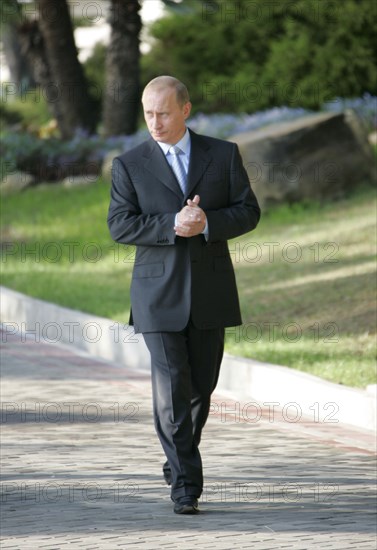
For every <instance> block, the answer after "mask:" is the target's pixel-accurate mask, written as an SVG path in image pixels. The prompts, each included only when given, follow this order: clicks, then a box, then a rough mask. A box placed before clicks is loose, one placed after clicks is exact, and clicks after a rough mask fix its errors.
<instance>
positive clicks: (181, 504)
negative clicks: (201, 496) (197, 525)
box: [174, 496, 199, 514]
mask: <svg viewBox="0 0 377 550" xmlns="http://www.w3.org/2000/svg"><path fill="white" fill-rule="evenodd" d="M174 513H175V514H198V513H199V504H198V499H197V498H196V497H194V496H186V497H179V498H176V499H175V503H174Z"/></svg>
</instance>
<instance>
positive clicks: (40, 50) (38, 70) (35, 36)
mask: <svg viewBox="0 0 377 550" xmlns="http://www.w3.org/2000/svg"><path fill="white" fill-rule="evenodd" d="M17 32H18V37H19V42H20V47H21V52H22V54H23V55H24V56H25V57H26V59H27V60H28V62H29V65H30V66H31V67H32V71H33V78H34V80H35V82H36V84H37V86H38V87H39V91H38V93H40V94H41V95H42V97H44V98H45V100H46V102H47V105H48V107H49V110H50V113H51V116H53V117H54V118H55V119H56V120H57V122H58V126H59V127H60V126H61V121H62V119H63V118H64V115H63V113H62V112H61V105H60V102H58V101H56V94H55V93H54V88H53V87H52V86H51V84H52V82H51V81H52V77H51V73H50V67H49V65H48V61H47V56H46V49H45V44H44V40H43V36H42V34H41V31H40V28H39V25H38V22H37V21H25V22H24V23H21V25H19V27H18V29H17Z"/></svg>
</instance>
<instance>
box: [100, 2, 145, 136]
mask: <svg viewBox="0 0 377 550" xmlns="http://www.w3.org/2000/svg"><path fill="white" fill-rule="evenodd" d="M140 7H141V6H140V2H139V1H138V0H111V10H110V18H109V22H110V25H111V39H110V45H109V49H108V52H107V57H106V87H105V91H104V107H103V113H104V115H103V124H104V133H105V135H107V136H116V135H122V134H133V133H134V132H135V131H136V129H137V119H138V111H139V103H140V76H139V73H140V67H139V60H140V49H139V43H140V41H139V34H140V30H141V17H140V15H139V13H138V12H139V10H140Z"/></svg>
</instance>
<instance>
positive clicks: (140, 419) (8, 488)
mask: <svg viewBox="0 0 377 550" xmlns="http://www.w3.org/2000/svg"><path fill="white" fill-rule="evenodd" d="M6 340H7V342H6V343H3V344H2V363H3V383H2V423H3V425H2V475H3V480H2V498H1V500H2V502H1V506H2V542H1V549H2V550H8V549H22V550H23V549H28V548H32V549H34V550H35V549H48V550H53V549H68V548H72V549H85V550H91V549H93V550H94V549H110V550H115V549H119V548H125V549H127V548H132V549H146V548H149V549H153V550H156V549H159V548H166V549H181V548H182V549H189V550H192V549H194V548H195V549H196V550H205V549H215V550H222V549H229V550H230V549H234V548H237V549H238V548H245V549H250V548H253V549H255V550H267V549H268V550H273V549H287V550H289V549H296V550H299V549H301V550H309V549H314V548H315V549H316V550H318V549H326V550H327V549H334V548H336V549H338V550H340V549H341V550H347V549H353V550H362V549H371V550H372V549H373V550H375V549H376V537H375V528H376V516H375V504H376V500H375V496H374V495H375V486H374V484H375V479H376V463H375V455H374V454H373V452H371V449H372V448H373V447H372V443H373V442H372V438H371V436H370V435H368V434H365V433H362V434H361V433H360V432H355V431H350V430H347V429H345V428H344V427H343V428H342V427H340V426H339V425H333V424H329V425H323V424H322V425H321V424H320V423H317V424H316V423H313V422H312V423H310V422H308V421H307V422H306V423H305V422H300V423H296V424H292V423H291V422H287V421H284V419H282V418H278V417H276V418H271V414H267V411H263V415H262V417H261V418H260V419H258V421H254V422H251V421H250V418H251V414H250V410H249V409H246V410H247V411H248V414H246V415H245V414H244V413H242V411H244V410H245V409H244V408H243V405H242V404H238V403H234V402H233V403H232V402H231V401H229V400H227V399H224V398H222V397H221V396H219V395H217V396H216V397H215V400H214V404H213V411H212V414H211V415H210V418H209V420H208V424H207V426H206V429H205V433H204V439H203V442H202V445H201V450H202V456H203V461H204V466H205V491H204V494H203V497H202V499H201V503H200V506H201V509H202V513H201V514H199V515H198V516H177V515H175V514H174V513H173V511H172V502H171V501H170V497H169V490H168V488H167V487H166V486H165V485H164V483H163V481H162V475H161V464H162V462H163V455H162V451H161V449H160V444H159V442H158V440H157V436H156V435H155V433H154V428H153V422H152V414H151V392H150V383H149V376H148V374H147V373H141V372H140V371H138V372H136V371H132V370H129V369H126V368H121V367H117V366H115V365H113V364H110V363H106V362H104V361H93V359H91V358H89V357H87V356H83V355H78V354H77V353H75V352H74V351H72V350H71V349H69V348H67V347H62V346H58V345H48V344H42V343H38V344H36V343H35V342H33V341H32V340H27V341H21V338H20V336H17V335H14V336H12V337H10V336H9V335H8V336H7V338H6ZM353 436H354V437H353ZM352 442H354V445H353V444H352Z"/></svg>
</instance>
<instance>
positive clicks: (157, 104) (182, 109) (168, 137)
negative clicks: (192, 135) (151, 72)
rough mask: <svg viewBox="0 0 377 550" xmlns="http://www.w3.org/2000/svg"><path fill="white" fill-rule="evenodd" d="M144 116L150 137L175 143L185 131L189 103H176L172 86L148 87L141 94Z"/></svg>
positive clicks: (163, 141) (189, 109)
mask: <svg viewBox="0 0 377 550" xmlns="http://www.w3.org/2000/svg"><path fill="white" fill-rule="evenodd" d="M143 108H144V118H145V122H146V123H147V126H148V130H149V132H150V134H151V136H152V138H153V139H154V140H156V141H161V142H162V143H170V144H171V145H175V144H176V143H178V141H179V140H180V139H181V138H182V137H183V135H184V133H185V131H186V124H185V120H186V118H187V117H188V116H189V115H190V111H191V103H189V102H188V103H185V105H183V106H181V105H179V104H178V103H177V98H176V92H175V90H174V89H173V88H162V89H161V88H155V89H154V88H153V87H152V88H150V89H149V90H146V91H145V92H144V96H143Z"/></svg>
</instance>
